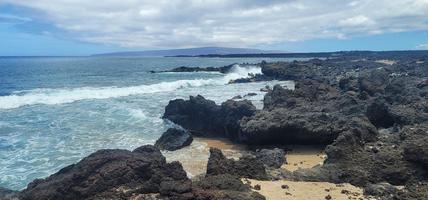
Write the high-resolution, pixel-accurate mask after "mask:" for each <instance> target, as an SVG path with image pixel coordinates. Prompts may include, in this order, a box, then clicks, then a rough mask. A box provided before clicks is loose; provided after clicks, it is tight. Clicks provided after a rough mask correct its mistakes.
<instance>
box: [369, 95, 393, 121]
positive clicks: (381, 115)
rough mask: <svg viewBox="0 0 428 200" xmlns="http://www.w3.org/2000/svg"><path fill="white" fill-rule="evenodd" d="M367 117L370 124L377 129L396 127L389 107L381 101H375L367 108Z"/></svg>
mask: <svg viewBox="0 0 428 200" xmlns="http://www.w3.org/2000/svg"><path fill="white" fill-rule="evenodd" d="M366 115H367V117H368V118H369V120H370V122H371V123H373V124H374V125H375V126H377V127H382V128H389V127H391V126H393V125H394V119H393V117H392V116H391V113H390V111H389V107H388V105H386V103H385V102H384V101H382V100H380V99H377V100H375V101H374V102H373V103H371V104H370V105H369V106H368V107H367V111H366Z"/></svg>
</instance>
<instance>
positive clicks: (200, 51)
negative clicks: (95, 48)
mask: <svg viewBox="0 0 428 200" xmlns="http://www.w3.org/2000/svg"><path fill="white" fill-rule="evenodd" d="M262 53H284V52H281V51H271V50H260V49H247V48H227V47H200V48H188V49H168V50H150V51H128V52H113V53H105V54H95V55H93V56H198V55H209V54H216V55H226V54H262Z"/></svg>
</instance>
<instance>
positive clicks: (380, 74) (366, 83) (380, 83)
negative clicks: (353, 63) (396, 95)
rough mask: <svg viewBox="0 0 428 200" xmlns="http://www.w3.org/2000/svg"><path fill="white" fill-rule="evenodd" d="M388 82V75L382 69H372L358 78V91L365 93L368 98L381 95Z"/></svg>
mask: <svg viewBox="0 0 428 200" xmlns="http://www.w3.org/2000/svg"><path fill="white" fill-rule="evenodd" d="M388 81H389V74H388V72H386V71H385V70H384V69H374V70H370V71H367V72H366V73H363V74H362V75H361V76H360V77H359V78H358V86H359V89H360V91H364V92H367V93H368V94H369V95H370V96H374V95H376V94H382V93H383V92H384V89H385V87H386V84H387V83H388Z"/></svg>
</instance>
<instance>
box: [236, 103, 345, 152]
mask: <svg viewBox="0 0 428 200" xmlns="http://www.w3.org/2000/svg"><path fill="white" fill-rule="evenodd" d="M240 127H241V129H240V133H239V141H241V142H243V143H247V144H254V145H263V144H330V143H332V142H333V141H334V139H336V137H337V136H338V135H339V133H340V132H342V130H343V124H341V120H340V119H339V117H338V116H335V115H330V114H328V113H323V112H306V113H305V112H300V111H298V110H289V109H284V108H278V109H274V110H272V111H267V110H263V111H259V112H257V113H256V114H255V115H253V116H251V117H245V118H243V119H242V120H241V122H240Z"/></svg>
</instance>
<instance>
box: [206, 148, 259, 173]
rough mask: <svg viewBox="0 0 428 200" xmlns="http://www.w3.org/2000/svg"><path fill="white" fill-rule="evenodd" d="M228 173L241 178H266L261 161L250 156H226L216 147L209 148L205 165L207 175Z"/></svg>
mask: <svg viewBox="0 0 428 200" xmlns="http://www.w3.org/2000/svg"><path fill="white" fill-rule="evenodd" d="M219 174H229V175H234V176H238V177H243V178H254V179H259V180H260V179H267V174H266V170H265V167H264V165H263V163H262V162H261V161H260V160H259V159H257V158H256V157H252V156H243V157H241V158H240V159H239V160H237V161H235V160H233V159H228V158H226V157H225V156H224V155H223V153H222V152H221V151H220V150H219V149H216V148H210V157H209V159H208V165H207V176H213V175H219Z"/></svg>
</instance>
